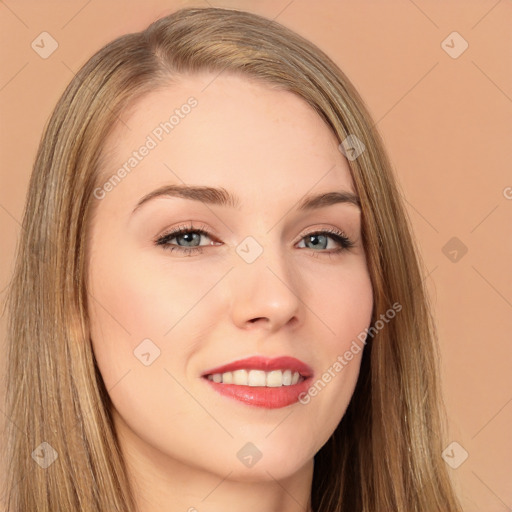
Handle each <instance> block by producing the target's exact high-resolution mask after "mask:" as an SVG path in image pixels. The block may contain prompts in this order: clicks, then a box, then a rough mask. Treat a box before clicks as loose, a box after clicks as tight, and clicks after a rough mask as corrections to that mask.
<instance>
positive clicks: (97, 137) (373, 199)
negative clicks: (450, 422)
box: [5, 8, 461, 512]
mask: <svg viewBox="0 0 512 512" xmlns="http://www.w3.org/2000/svg"><path fill="white" fill-rule="evenodd" d="M196 72H201V73H202V72H211V73H213V74H215V75H218V74H220V73H226V74H236V75H238V76H243V77H247V78H249V79H252V80H258V81H259V82H261V83H262V84H264V85H268V86H269V87H273V88H277V89H282V90H286V91H290V92H292V93H294V94H296V95H298V96H299V97H300V98H302V99H303V100H304V101H305V102H307V103H308V104H309V105H310V106H311V107H313V109H314V110H315V111H316V112H317V113H318V115H319V116H320V117H321V118H322V119H323V121H324V122H325V123H326V124H327V125H328V126H329V128H330V129H331V130H332V132H333V133H334V135H335V136H336V138H337V139H338V141H339V143H341V142H342V141H343V140H344V139H345V138H346V137H348V136H349V135H354V136H356V137H357V138H358V139H359V140H360V141H361V142H362V143H363V144H364V145H365V151H363V153H362V154H360V155H359V156H358V157H357V158H356V159H353V160H350V159H349V165H350V171H351V175H352V179H353V182H354V186H355V191H356V193H357V195H358V196H359V198H360V203H361V209H362V213H361V221H362V224H361V229H362V240H363V244H364V250H365V253H366V258H367V265H368V270H369V273H370V278H371V283H372V287H373V298H374V309H373V312H372V325H373V324H374V323H375V322H376V321H378V319H380V318H381V315H383V314H384V313H385V312H386V311H387V310H388V309H389V308H390V307H391V305H392V304H394V303H396V302H398V303H399V304H400V305H401V306H402V309H401V311H400V313H399V314H397V315H396V317H395V318H394V319H393V320H391V321H389V322H386V323H385V325H384V326H383V328H382V329H379V330H378V332H377V333H374V334H369V335H368V337H367V339H366V346H365V349H364V351H363V355H362V360H361V370H360V374H359V378H358V382H357V385H356V389H355V391H354V394H353V396H352V399H351V401H350V404H349V406H348V409H347V410H346V412H345V414H344V416H343V418H342V420H341V422H340V423H339V425H338V426H337V428H336V430H335V431H334V433H333V434H332V436H331V437H330V438H329V440H328V441H327V442H326V443H325V445H324V446H323V447H322V448H321V449H320V450H319V451H318V453H317V454H316V455H315V458H314V474H313V483H312V493H311V505H312V509H313V510H314V512H391V511H393V512H456V511H457V512H458V511H460V510H461V509H460V505H459V504H458V501H457V498H456V496H455V493H454V491H453V489H452V485H451V483H450V480H449V475H448V473H447V470H446V466H445V463H444V461H443V460H442V458H441V452H442V449H443V431H444V430H445V423H446V420H445V416H444V414H445V413H444V412H443V403H442V399H441V394H440V384H439V382H438V374H439V370H438V352H437V351H438V348H437V335H436V330H435V324H434V320H433V318H432V314H431V307H430V305H429V298H428V295H427V292H426V289H425V285H424V275H423V274H424V265H423V263H422V260H421V257H420V255H419V250H418V248H417V245H416V242H415V240H414V238H413V236H412V230H411V227H410V221H409V219H408V216H407V212H406V210H405V208H404V204H403V199H402V196H401V193H400V191H399V187H398V185H397V183H396V181H395V178H394V177H393V170H392V166H391V163H390V161H389V158H388V156H387V155H386V152H385V149H384V144H383V142H382V139H381V137H380V135H379V134H378V132H377V130H376V128H375V125H374V123H373V122H372V119H371V117H370V115H369V112H368V109H367V107H366V106H365V104H364V102H363V100H362V99H361V97H360V95H359V94H358V92H357V91H356V89H355V88H354V86H353V85H352V84H351V82H350V81H349V79H348V78H347V77H346V76H345V74H344V73H343V72H342V71H341V70H340V69H339V68H338V66H337V65H336V64H335V63H334V61H333V60H331V59H330V58H329V57H328V56H327V55H326V54H325V53H324V52H322V51H321V50H320V49H318V48H317V47H316V46H315V45H313V44H312V43H311V42H309V41H307V40H306V39H304V38H303V37H301V36H299V35H298V34H296V33H295V32H293V31H291V30H289V29H287V28H286V27H284V26H282V25H281V24H279V23H277V22H275V21H271V20H269V19H267V18H264V17H261V16H259V15H255V14H252V13H248V12H244V11H238V10H228V9H218V8H204V9H201V8H186V9H181V10H179V11H177V12H175V13H173V14H171V15H169V16H166V17H163V18H161V19H159V20H157V21H155V22H154V23H152V24H151V25H150V26H149V27H148V28H147V29H145V30H143V31H141V32H137V33H132V34H126V35H123V36H121V37H119V38H117V39H115V40H114V41H112V42H110V43H109V44H107V45H106V46H104V47H103V48H102V49H100V50H99V51H98V52H97V53H96V54H95V55H94V56H93V57H91V58H90V59H89V60H88V61H87V62H86V63H85V64H84V66H83V67H82V68H81V69H80V71H79V72H78V73H77V74H76V76H75V77H74V78H73V80H72V81H71V82H70V84H69V85H68V86H67V88H66V90H65V91H64V93H63V95H62V97H61V98H60V99H59V101H58V103H57V105H56V107H55V109H54V111H53V113H52V115H51V117H50V119H49V121H48V123H47V125H46V126H45V131H44V134H43V137H42V140H41V142H40V145H39V149H38V152H37V156H36V159H35V164H34V167H33V171H32V175H31V179H30V183H29V189H28V195H27V199H26V205H25V212H24V217H23V224H22V225H23V229H22V230H21V233H20V239H19V245H18V248H17V254H16V263H15V270H14V273H13V277H12V280H11V284H10V288H9V291H8V296H7V302H6V305H7V308H8V312H9V314H8V340H7V341H8V356H7V357H8V361H7V363H8V365H7V395H6V406H5V407H6V414H7V418H8V420H7V427H6V428H7V430H6V432H7V455H8V481H7V487H6V494H5V500H6V503H7V507H8V511H9V512H27V511H35V510H37V511H39V512H69V511H84V512H113V511H119V512H135V510H136V508H135V500H134V494H133V492H134V491H133V489H132V488H131V487H130V483H129V479H128V474H127V471H126V467H125V463H124V460H123V457H122V453H121V450H120V447H119V444H118V441H117V438H116V433H115V430H114V428H113V422H112V418H111V410H112V402H111V401H110V398H109V395H108V392H107V390H106V389H105V386H104V383H103V380H102V378H101V375H100V372H99V370H98V367H97V364H96V362H95V358H94V353H93V350H92V344H91V340H90V330H89V317H88V311H87V297H88V291H87V286H86V283H87V280H86V276H87V257H86V256H87V252H86V250H87V243H86V242H87V233H88V228H89V226H90V222H91V218H92V217H91V216H92V213H93V207H94V203H95V200H94V189H95V188H96V187H97V186H98V185H99V184H100V181H99V176H100V170H101V163H102V161H101V155H102V150H103V146H104V141H105V140H106V139H107V136H108V135H109V133H110V131H111V129H112V127H113V126H114V125H115V124H116V122H117V121H118V119H119V117H120V116H122V114H123V112H125V111H126V109H128V108H131V107H132V106H133V105H136V102H137V101H138V100H139V99H141V98H142V97H143V96H144V95H145V94H148V93H151V92H152V91H155V90H156V89H160V88H166V87H171V86H172V83H173V82H176V81H178V80H179V77H180V76H187V75H188V76H190V75H193V74H194V73H196ZM43 442H47V443H48V444H49V445H50V446H51V447H52V448H53V449H54V450H55V451H56V452H57V453H58V458H57V459H56V460H55V462H53V463H52V464H51V465H50V466H49V467H47V468H46V469H45V470H44V471H42V470H41V468H40V467H39V466H38V465H37V464H36V463H35V462H34V460H33V458H32V457H31V453H32V452H33V451H34V450H35V448H36V447H38V446H39V445H40V444H41V443H43Z"/></svg>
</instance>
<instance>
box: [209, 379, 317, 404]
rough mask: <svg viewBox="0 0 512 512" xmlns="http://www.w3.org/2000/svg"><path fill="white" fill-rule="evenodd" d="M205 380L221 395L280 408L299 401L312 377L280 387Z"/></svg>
mask: <svg viewBox="0 0 512 512" xmlns="http://www.w3.org/2000/svg"><path fill="white" fill-rule="evenodd" d="M205 380H206V382H208V384H210V386H212V388H213V389H214V390H215V391H217V392H218V393H220V394H221V395H224V396H227V397H229V398H234V399H235V400H239V401H240V402H244V403H246V404H248V405H252V406H254V407H263V408H265V409H279V408H280V407H286V406H288V405H292V404H294V403H296V402H298V401H299V398H300V395H301V394H302V393H306V392H307V390H308V388H309V386H310V381H311V377H309V378H307V379H304V380H303V381H302V382H298V383H297V384H293V385H290V386H281V387H278V388H268V387H263V386H261V387H258V386H239V385H237V384H221V383H218V382H213V381H212V380H208V379H206V378H205Z"/></svg>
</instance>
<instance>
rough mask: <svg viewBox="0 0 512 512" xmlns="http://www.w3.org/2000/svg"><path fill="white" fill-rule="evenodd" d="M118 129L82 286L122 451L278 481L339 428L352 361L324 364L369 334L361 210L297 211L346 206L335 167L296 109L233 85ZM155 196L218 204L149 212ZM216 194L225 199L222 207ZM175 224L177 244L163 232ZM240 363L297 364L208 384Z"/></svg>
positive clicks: (325, 133)
mask: <svg viewBox="0 0 512 512" xmlns="http://www.w3.org/2000/svg"><path fill="white" fill-rule="evenodd" d="M191 98H192V99H191ZM171 116H172V117H171ZM122 117H123V123H119V124H118V126H117V127H116V129H115V130H114V131H113V132H112V134H111V137H110V138H109V139H108V140H107V141H106V143H105V144H106V148H105V150H106V151H105V155H106V159H105V162H104V166H103V168H102V172H103V178H101V179H100V180H99V184H98V187H97V188H96V189H95V192H94V198H93V199H92V200H93V201H94V202H95V205H94V207H95V209H96V212H95V215H94V217H93V219H92V224H91V225H90V233H89V235H90V238H89V240H88V265H89V274H88V275H89V277H88V286H89V291H90V294H89V308H90V320H91V339H92V343H93V348H94V352H95V356H96V359H97V364H98V366H99V369H100V371H101V375H102V377H103V380H104V382H105V386H106V388H107V390H108V391H109V395H110V397H111V399H112V402H113V405H114V411H113V414H114V421H115V426H116V430H117V431H118V434H119V436H120V439H121V441H122V445H123V450H125V451H126V452H127V453H128V452H129V453H130V454H131V458H132V459H133V460H138V461H140V462H141V464H143V463H146V464H147V466H148V467H150V466H151V465H154V464H157V465H158V467H159V468H161V469H164V468H166V469H169V470H170V469H171V468H173V470H176V471H178V470H179V468H181V469H182V468H194V469H197V470H202V471H207V472H209V473H214V474H216V475H222V476H223V477H224V476H225V475H227V474H228V473H229V474H230V475H231V476H230V478H231V479H238V480H240V481H242V480H244V481H255V480H258V479H259V480H268V479H269V474H271V475H272V477H273V478H276V479H279V478H285V477H287V476H289V475H292V474H294V473H296V472H297V471H299V470H300V469H301V468H305V467H306V466H307V465H308V464H312V459H313V456H314V455H315V453H316V452H317V451H318V450H319V449H320V448H321V447H322V445H323V444H324V443H325V442H326V441H327V440H328V438H329V437H330V436H331V434H332V433H333V431H334V429H335V428H336V426H337V425H338V423H339V422H340V420H341V418H342V416H343V414H344V412H345V410H346V408H347V405H348V403H349V401H350V398H351V396H352V393H353V391H354V387H355V384H356V380H357V377H358V373H359V366H360V360H361V354H362V352H361V351H359V352H357V353H355V354H353V358H352V359H351V360H350V361H349V362H348V363H347V364H346V365H344V366H343V368H342V370H341V371H333V368H334V367H335V366H336V365H335V363H336V361H339V360H340V359H338V358H339V357H343V355H344V354H345V353H346V352H347V351H348V350H349V349H350V347H351V346H353V341H354V340H356V339H357V336H358V334H360V333H361V331H363V330H364V329H365V328H366V327H367V326H368V325H369V324H370V321H371V312H372V305H373V300H372V287H371V282H370V278H369V274H368V270H367V265H366V259H365V253H364V251H363V247H362V240H361V223H360V222H361V212H360V210H359V208H358V207H357V205H356V204H354V203H352V202H350V201H337V202H333V201H329V200H324V201H321V200H319V201H316V202H314V203H312V204H310V207H309V208H301V206H302V205H303V204H304V202H305V201H306V200H307V199H310V198H311V197H312V196H316V195H318V194H326V193H333V192H336V193H342V194H346V193H352V194H353V193H354V192H355V191H354V187H353V183H352V180H351V176H350V172H349V166H348V162H347V161H346V159H345V157H344V156H343V154H342V153H341V152H340V151H339V149H338V143H337V141H336V138H335V137H334V135H333V134H332V133H331V132H330V130H329V129H328V127H327V126H326V125H325V124H324V123H323V121H322V120H321V118H320V117H319V116H318V114H316V113H315V112H314V110H313V109H312V108H311V107H309V106H308V105H307V104H306V103H305V102H304V101H303V100H301V99H299V98H298V97H297V96H295V95H294V94H292V93H290V92H286V91H279V90H272V89H271V88H269V87H268V86H265V85H260V84H257V83H254V82H251V81H249V80H247V79H245V78H240V77H235V76H225V75H220V76H218V77H217V78H215V75H208V74H204V75H195V76H193V77H186V78H184V79H183V80H182V81H181V82H180V83H179V84H177V85H171V86H169V87H168V88H166V89H164V90H159V91H155V92H153V93H151V94H150V95H148V96H146V97H145V98H144V99H143V100H141V101H139V102H138V103H137V104H136V105H135V106H134V108H133V109H131V110H130V111H129V112H127V113H125V115H124V116H122ZM166 123H167V124H166ZM144 148H146V149H144ZM123 170H124V172H123ZM164 186H176V187H212V188H216V189H220V190H221V192H217V193H216V192H211V191H210V192H206V193H205V192H204V189H203V193H202V194H201V195H198V194H197V190H196V194H195V199H194V197H193V195H194V194H192V192H182V193H181V195H177V193H176V192H174V194H173V193H171V192H169V194H168V195H158V196H154V197H152V198H150V199H148V197H147V196H148V194H151V193H152V192H153V191H155V190H158V189H160V188H161V187H164ZM227 194H230V195H231V196H234V197H235V198H236V201H235V202H236V204H231V202H229V201H227V202H223V203H222V204H221V203H220V201H219V199H220V198H221V197H224V196H225V195H227ZM331 197H333V196H331ZM142 198H146V200H145V201H144V202H143V203H142V204H140V205H139V206H138V207H137V205H138V203H140V201H141V199H142ZM178 227H183V228H185V229H189V232H188V233H185V234H181V235H176V234H174V235H170V236H165V235H168V233H169V232H170V231H171V230H173V229H175V228H178ZM197 230H203V231H204V232H206V233H207V234H204V233H201V232H199V233H198V232H197ZM326 230H327V231H331V233H329V232H328V233H319V232H324V231H326ZM340 232H341V234H342V236H346V237H348V239H349V240H350V241H351V242H352V244H353V246H352V247H347V246H346V243H345V242H343V241H342V239H341V238H338V236H339V234H340ZM313 233H316V235H311V234H313ZM308 235H311V236H308ZM164 236H165V238H164ZM156 240H159V243H155V241H156ZM336 251H338V252H336ZM251 357H261V358H264V359H274V358H278V357H290V358H295V359H296V360H298V361H299V362H301V363H302V364H303V367H302V368H300V367H299V366H295V365H296V364H299V363H298V362H297V361H295V360H293V361H291V360H282V361H281V362H279V361H278V362H277V365H276V366H268V367H266V368H267V370H269V371H268V372H267V373H263V370H264V369H265V366H262V364H261V361H260V362H256V364H255V365H253V366H251V363H250V362H245V363H242V364H241V365H238V366H237V367H236V368H234V369H232V371H231V377H230V376H229V374H228V375H225V376H224V377H223V378H224V379H225V380H226V382H223V383H217V382H213V381H211V380H209V378H208V377H206V376H205V375H206V374H208V373H210V374H211V373H228V372H224V371H223V370H222V369H220V370H222V371H218V372H212V371H211V370H213V369H218V368H219V367H221V366H224V365H228V364H229V363H232V362H235V361H238V360H241V359H245V358H251ZM338 368H339V365H338ZM251 369H252V370H253V372H249V371H245V370H251ZM258 369H259V371H258ZM329 369H330V379H329V378H328V377H329V375H328V376H327V377H325V373H326V372H327V373H329ZM235 370H236V371H235ZM280 370H282V371H280ZM297 370H300V375H301V377H300V381H299V383H298V384H290V377H291V378H293V374H294V372H295V371H297ZM303 375H305V376H308V375H309V379H308V381H307V382H306V384H303V383H301V381H302V376H303ZM246 377H247V378H248V379H249V380H248V381H247V383H248V384H252V385H248V386H243V384H240V383H243V382H244V381H243V379H244V378H246ZM212 378H213V377H212ZM230 379H231V380H230ZM238 379H242V380H238ZM281 379H284V384H285V385H284V386H281V384H282V383H283V381H282V380H281ZM214 380H219V377H218V376H216V377H215V379H214ZM318 381H319V382H320V383H321V385H318V384H317V388H318V392H317V393H316V395H315V396H311V395H307V398H308V399H307V400H306V399H305V398H304V397H305V394H304V390H306V391H307V389H308V388H309V386H311V385H313V384H315V383H317V382H318ZM230 382H231V383H230ZM233 382H236V383H233ZM292 382H293V381H292ZM237 383H238V384H237ZM222 386H226V387H225V388H222ZM225 390H230V391H231V394H232V395H233V396H228V395H226V394H224V393H222V391H225ZM300 391H302V395H301V397H302V398H301V400H298V395H299V392H300ZM308 467H309V468H310V467H311V466H308ZM230 472H231V473H230Z"/></svg>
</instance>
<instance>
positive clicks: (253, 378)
mask: <svg viewBox="0 0 512 512" xmlns="http://www.w3.org/2000/svg"><path fill="white" fill-rule="evenodd" d="M247 383H248V384H249V386H265V384H266V374H265V372H264V371H263V370H251V371H250V372H249V379H248V382H247Z"/></svg>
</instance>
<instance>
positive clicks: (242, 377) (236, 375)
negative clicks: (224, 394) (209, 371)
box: [217, 370, 248, 386]
mask: <svg viewBox="0 0 512 512" xmlns="http://www.w3.org/2000/svg"><path fill="white" fill-rule="evenodd" d="M217 375H220V374H217ZM222 375H223V374H222ZM247 380H248V376H247V370H235V371H234V372H233V384H238V385H239V386H247Z"/></svg>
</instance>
